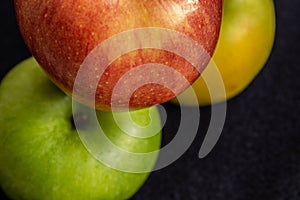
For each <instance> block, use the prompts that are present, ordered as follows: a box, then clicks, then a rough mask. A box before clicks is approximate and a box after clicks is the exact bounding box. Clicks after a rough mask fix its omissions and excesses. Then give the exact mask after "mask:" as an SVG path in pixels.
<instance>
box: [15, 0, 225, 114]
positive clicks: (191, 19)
mask: <svg viewBox="0 0 300 200" xmlns="http://www.w3.org/2000/svg"><path fill="white" fill-rule="evenodd" d="M222 4H223V1H222V0H164V1H163V0H77V1H66V0H15V9H16V16H17V21H18V24H19V28H20V31H21V33H22V35H23V38H24V40H25V43H26V44H27V45H28V47H29V49H30V51H31V52H32V54H33V56H34V57H35V58H36V59H37V61H38V62H39V64H40V65H41V66H42V68H43V69H44V70H45V71H46V73H47V74H48V75H49V77H50V79H51V80H52V81H53V82H54V83H55V84H56V85H58V86H59V87H60V88H61V89H62V90H63V91H65V92H66V93H67V94H69V95H72V91H73V86H74V81H75V78H76V75H77V72H78V70H79V68H80V66H81V64H82V63H83V61H84V60H85V58H86V57H87V55H89V53H90V52H91V51H92V50H93V49H94V48H95V47H97V46H98V45H99V44H100V43H101V42H103V41H105V40H106V39H108V38H110V37H111V36H114V35H116V34H119V33H121V32H124V31H127V30H131V29H136V28H145V27H161V28H167V29H171V30H175V31H178V32H180V33H182V34H185V35H186V36H188V37H190V38H191V39H193V40H195V41H197V42H198V43H199V44H200V45H202V46H203V48H204V49H205V50H206V51H207V53H208V55H210V56H211V55H212V54H213V51H214V49H215V46H216V43H217V40H218V36H219V31H220V24H221V17H222ZM160 39H161V38H157V40H160ZM137 42H138V41H137ZM124 44H126V41H124ZM120 45H122V44H120ZM109 54H110V52H107V55H108V56H109ZM107 55H106V56H107ZM207 62H208V61H207ZM207 62H206V61H205V62H204V63H203V66H202V68H201V70H203V69H204V67H205V66H206V64H207ZM146 63H161V64H165V65H168V66H170V67H172V68H173V69H174V70H176V71H178V72H179V73H181V74H182V76H184V77H185V78H186V79H187V80H188V82H190V83H192V82H194V81H195V80H196V79H197V78H198V76H199V75H200V73H201V70H200V73H199V71H198V70H197V69H195V67H194V66H193V65H192V64H191V63H189V62H187V61H186V60H185V59H184V58H181V57H180V56H178V55H176V54H174V53H171V52H168V51H165V50H161V49H139V50H135V51H132V52H130V53H127V54H125V55H122V56H120V57H119V58H118V59H116V60H115V61H114V62H113V63H111V64H110V66H109V67H108V68H107V69H106V71H105V73H104V74H102V76H101V79H100V81H99V84H98V86H97V88H96V93H95V99H92V100H91V99H90V100H89V99H87V100H86V99H85V100H80V98H78V100H79V101H81V102H84V103H86V102H89V101H91V102H93V101H95V107H96V109H100V110H110V109H111V97H112V91H113V89H114V87H115V85H116V83H117V82H118V80H119V79H120V78H121V77H122V76H123V75H124V74H125V73H126V72H128V71H129V70H130V69H132V68H134V67H137V66H140V65H142V64H146ZM153 73H155V72H153ZM98 76H99V74H96V73H94V72H91V74H90V75H89V76H88V77H89V78H91V77H94V78H96V77H98ZM158 78H159V75H158ZM171 79H172V77H171ZM87 81H88V80H87ZM174 87H175V88H179V89H178V93H180V92H182V91H183V90H184V89H186V88H187V87H188V85H187V84H183V83H182V82H180V81H178V80H176V79H174ZM175 95H177V94H175V93H174V92H173V91H171V90H170V89H168V88H167V87H164V86H162V85H158V84H147V85H144V86H141V87H140V88H139V89H137V90H136V91H135V92H134V93H133V94H132V96H131V98H130V100H129V107H130V108H141V107H148V106H151V105H155V104H160V103H163V102H166V101H168V100H170V99H172V98H173V97H174V96H175ZM116 102H118V101H116ZM86 104H88V103H86ZM116 106H118V105H116Z"/></svg>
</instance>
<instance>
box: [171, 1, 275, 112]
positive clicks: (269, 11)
mask: <svg viewBox="0 0 300 200" xmlns="http://www.w3.org/2000/svg"><path fill="white" fill-rule="evenodd" d="M275 21H276V19H275V9H274V3H273V1H272V0H246V1H245V0H224V10H223V18H222V25H221V32H220V37H219V41H218V43H217V47H216V50H215V52H214V54H213V58H212V60H213V61H214V63H212V62H211V63H209V65H208V66H207V68H206V69H205V70H204V71H203V73H202V75H203V76H205V78H206V79H207V80H214V78H215V74H214V73H213V72H212V71H213V70H210V68H212V67H215V66H217V68H218V70H219V72H220V74H221V77H222V79H223V83H224V87H225V92H226V96H225V95H218V94H220V93H222V90H223V88H217V87H214V91H212V92H211V93H210V92H209V91H208V88H207V85H206V83H205V81H204V79H203V76H200V77H199V78H198V79H197V80H196V81H195V82H194V83H193V85H192V87H191V88H188V89H187V90H186V91H185V92H183V93H182V94H180V95H179V97H180V99H181V101H180V103H181V104H182V105H192V106H193V105H195V103H194V102H195V101H193V100H192V99H191V98H190V96H191V95H190V92H191V90H192V89H193V90H194V91H195V93H196V95H197V98H198V101H199V105H200V106H205V105H210V104H214V103H218V102H222V101H225V100H228V99H231V98H234V97H236V96H237V95H238V94H240V93H241V92H242V91H244V90H245V89H246V88H247V86H248V85H249V84H250V83H251V82H252V81H253V80H254V78H255V77H256V75H257V74H258V73H259V72H260V70H261V69H262V68H263V66H264V64H265V63H266V61H267V59H268V57H269V55H270V53H271V50H272V47H273V43H274V39H275V27H276V24H275ZM212 87H213V86H212ZM211 96H214V97H215V98H214V99H211ZM172 102H174V103H178V101H177V100H176V99H174V100H172ZM197 105H198V104H197Z"/></svg>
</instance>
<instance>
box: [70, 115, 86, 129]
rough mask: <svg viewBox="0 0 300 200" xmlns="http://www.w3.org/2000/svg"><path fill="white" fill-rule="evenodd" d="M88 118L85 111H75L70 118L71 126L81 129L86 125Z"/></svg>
mask: <svg viewBox="0 0 300 200" xmlns="http://www.w3.org/2000/svg"><path fill="white" fill-rule="evenodd" d="M88 120H89V117H88V115H87V114H86V113H84V112H78V113H75V114H73V116H72V119H71V121H72V126H73V128H74V129H80V130H83V129H85V128H86V126H87V125H88Z"/></svg>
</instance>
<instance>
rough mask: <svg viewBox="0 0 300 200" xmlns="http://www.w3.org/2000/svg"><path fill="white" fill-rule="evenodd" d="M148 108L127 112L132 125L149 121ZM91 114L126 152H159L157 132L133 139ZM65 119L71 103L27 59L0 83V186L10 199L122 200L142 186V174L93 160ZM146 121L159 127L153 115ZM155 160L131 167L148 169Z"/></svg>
mask: <svg viewBox="0 0 300 200" xmlns="http://www.w3.org/2000/svg"><path fill="white" fill-rule="evenodd" d="M149 109H156V107H151V108H146V109H142V110H138V111H133V112H131V113H130V114H131V115H132V117H133V119H134V122H135V123H137V124H139V125H143V124H145V123H147V122H149V116H148V114H149ZM97 115H98V117H99V118H98V120H99V123H100V124H102V125H104V128H103V129H104V130H105V134H107V136H108V137H109V138H110V139H111V141H112V142H113V143H115V144H117V145H118V146H119V147H120V148H123V149H125V150H128V151H131V152H150V151H154V150H158V149H159V148H160V142H161V133H160V132H159V133H157V134H156V135H154V136H153V137H150V138H147V139H138V138H134V137H131V136H128V135H125V133H123V132H122V131H121V130H120V129H119V128H118V127H117V125H116V124H114V122H113V118H112V113H110V112H101V111H99V112H98V111H97ZM118 115H119V114H118V113H116V116H118ZM71 119H72V100H71V99H70V98H69V97H68V96H67V95H65V94H64V93H63V92H62V91H61V90H60V89H58V88H57V87H56V86H55V85H54V84H53V83H52V82H51V81H50V80H49V79H48V78H47V76H46V75H45V74H44V73H43V71H42V70H41V68H40V67H38V64H37V62H36V61H35V60H34V59H33V58H30V59H28V60H25V61H24V62H22V63H20V64H19V65H17V66H16V67H15V68H14V69H12V71H11V72H10V73H9V74H8V75H7V76H6V77H5V78H4V79H3V81H2V83H1V85H0V126H1V130H0V149H1V151H0V163H1V165H0V183H1V187H2V189H3V191H4V192H5V193H6V194H7V195H8V196H9V197H10V198H12V199H23V200H24V199H25V200H26V199H28V200H33V199H38V200H50V199H52V200H54V199H72V200H76V199H78V200H82V199H86V200H89V199H128V198H130V196H132V195H133V194H134V193H135V192H136V191H137V190H138V189H139V187H140V186H141V185H142V184H143V183H144V181H145V180H146V178H147V176H148V173H126V172H121V171H117V170H114V169H111V168H109V167H106V166H105V165H103V164H102V163H100V162H99V161H97V160H96V159H94V157H93V156H92V155H91V154H89V153H88V151H87V150H86V148H85V147H84V146H83V144H82V142H81V140H80V139H79V136H78V134H77V131H76V130H75V129H74V127H73V125H72V120H71ZM152 122H153V123H158V124H159V125H160V117H159V113H158V112H156V116H155V118H153V119H152ZM83 128H84V127H83ZM145 131H149V132H151V131H152V130H149V129H147V130H145ZM99 145H101V144H99ZM112 159H114V158H112ZM155 160H156V158H153V160H152V161H151V162H148V163H136V164H143V165H145V164H146V165H149V167H152V166H153V165H154V163H155ZM122 162H126V158H124V160H123V159H122Z"/></svg>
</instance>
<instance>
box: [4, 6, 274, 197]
mask: <svg viewBox="0 0 300 200" xmlns="http://www.w3.org/2000/svg"><path fill="white" fill-rule="evenodd" d="M223 3H224V5H223ZM15 11H16V17H17V21H18V25H19V28H20V31H21V34H22V35H23V38H24V41H25V43H26V44H27V46H28V48H29V50H30V51H31V53H32V55H33V57H32V58H28V59H27V60H25V61H23V62H22V63H20V64H18V65H17V66H16V67H15V68H14V69H12V70H11V72H10V73H9V74H8V75H7V76H6V77H5V78H4V79H3V80H2V83H1V85H0V124H1V131H0V149H1V151H0V163H1V165H0V184H1V188H2V189H3V191H4V192H5V193H6V194H7V195H8V197H10V198H12V199H30V200H31V199H39V200H40V199H43V200H44V199H45V200H47V199H49V200H50V199H55V200H57V199H72V200H76V199H80V200H81V199H87V200H88V199H128V198H130V197H131V196H132V195H133V194H134V193H135V192H136V191H137V190H138V189H139V188H140V187H141V185H142V184H143V183H144V181H145V180H146V178H147V177H148V175H149V172H150V171H151V169H152V168H153V166H154V164H155V162H156V159H157V156H158V152H159V149H160V145H161V121H160V115H159V112H158V109H157V107H156V106H155V105H157V104H161V103H164V102H167V101H169V100H171V99H173V98H174V97H176V96H177V95H179V94H180V93H181V92H183V91H184V90H186V88H187V87H188V86H189V85H190V84H192V83H194V82H195V81H196V82H195V84H194V85H193V87H192V88H194V89H195V91H196V94H197V97H198V100H199V104H200V105H207V104H211V103H215V102H211V100H210V96H211V95H210V94H208V93H207V92H205V91H207V89H206V86H205V84H204V83H203V80H201V77H200V74H201V73H202V71H203V70H204V69H205V68H206V70H204V72H203V74H205V73H206V71H209V70H207V69H209V68H210V65H211V62H212V61H210V58H211V56H212V55H213V58H214V61H215V62H216V63H217V66H218V69H219V70H220V72H221V75H222V77H223V79H224V85H225V89H226V92H227V95H228V97H229V98H231V97H233V96H235V95H237V93H239V92H240V91H242V90H243V89H244V88H245V87H246V85H247V84H249V82H250V81H251V80H252V78H253V77H254V76H255V75H256V73H257V72H258V71H259V69H260V68H261V67H262V65H263V64H264V62H265V61H266V59H267V57H268V55H269V53H270V50H271V47H272V43H273V40H274V26H275V25H274V8H273V2H272V1H271V0H251V1H240V0H224V2H223V1H222V0H210V1H191V0H166V1H152V0H146V1H140V0H126V1H123V0H121V1H114V0H111V1H107V0H99V1H94V0H78V1H63V0H47V1H46V0H40V1H33V0H15ZM222 11H223V18H222ZM221 20H222V21H221ZM221 22H222V26H221ZM246 25H247V26H246ZM220 30H221V32H220ZM248 32H251V33H252V34H248ZM219 33H220V39H219ZM253 40H255V41H256V42H252V41H253ZM217 42H218V43H217ZM215 48H216V51H215ZM209 62H210V63H209ZM208 63H209V64H208ZM241 65H243V67H241ZM206 66H207V67H206ZM206 74H207V73H206ZM232 74H234V75H235V76H234V78H233V75H232ZM208 77H209V78H211V79H213V75H210V76H208ZM245 77H246V78H245ZM189 90H190V89H188V90H186V92H183V93H182V99H183V101H182V102H181V103H184V104H187V105H189V104H190V99H189V97H190V96H189ZM215 92H216V93H217V91H215ZM224 100H226V99H219V101H224ZM173 102H176V100H173ZM99 127H100V128H99ZM100 132H101V133H100ZM91 138H92V139H91ZM87 140H88V141H91V143H90V146H86V145H85V144H86V143H85V142H84V141H87ZM93 141H94V142H93ZM116 149H117V150H116ZM120 149H121V150H120ZM124 152H126V153H128V152H129V154H133V155H140V154H147V153H150V155H151V156H150V157H148V158H147V159H135V160H132V159H131V157H130V156H127V154H126V153H124ZM99 158H100V159H99ZM102 158H103V159H102ZM143 158H144V157H143ZM111 163H113V164H111ZM124 166H126V167H124ZM135 169H142V170H135Z"/></svg>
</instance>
